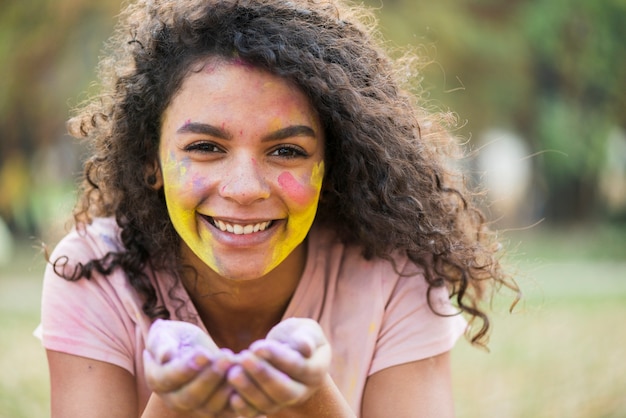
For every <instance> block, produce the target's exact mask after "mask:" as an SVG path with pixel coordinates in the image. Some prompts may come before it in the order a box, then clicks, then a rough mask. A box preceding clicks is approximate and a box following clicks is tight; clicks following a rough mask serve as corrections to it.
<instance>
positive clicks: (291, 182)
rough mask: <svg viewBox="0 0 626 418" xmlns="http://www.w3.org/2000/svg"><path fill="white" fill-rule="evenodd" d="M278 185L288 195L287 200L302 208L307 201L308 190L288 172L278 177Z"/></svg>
mask: <svg viewBox="0 0 626 418" xmlns="http://www.w3.org/2000/svg"><path fill="white" fill-rule="evenodd" d="M278 184H280V187H282V188H283V190H284V191H285V192H286V193H287V194H288V195H289V198H290V199H291V200H293V201H294V202H296V203H297V204H299V205H301V206H303V205H306V204H307V202H308V201H309V195H310V191H309V188H308V187H306V186H304V185H303V184H301V183H300V182H299V181H298V180H296V179H295V177H294V176H293V175H292V174H291V173H290V172H289V171H285V172H283V173H282V174H281V175H280V176H278Z"/></svg>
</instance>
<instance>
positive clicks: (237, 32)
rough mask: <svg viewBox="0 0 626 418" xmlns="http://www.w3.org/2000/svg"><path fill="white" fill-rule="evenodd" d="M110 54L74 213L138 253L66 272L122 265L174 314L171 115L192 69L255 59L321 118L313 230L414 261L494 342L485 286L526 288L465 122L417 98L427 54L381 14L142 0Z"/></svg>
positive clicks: (76, 127)
mask: <svg viewBox="0 0 626 418" xmlns="http://www.w3.org/2000/svg"><path fill="white" fill-rule="evenodd" d="M107 52H108V55H107V56H106V58H104V59H103V60H102V61H101V62H100V67H99V75H100V81H101V92H100V94H99V95H98V96H97V97H95V98H94V99H92V100H91V101H90V102H89V103H87V104H86V105H85V106H83V107H82V108H81V109H79V111H78V114H77V115H76V116H75V117H74V118H73V119H71V120H70V122H69V124H68V126H69V130H70V132H71V133H72V134H73V135H74V136H76V137H83V138H87V139H89V140H90V142H91V143H92V145H93V154H92V156H91V158H90V159H89V160H88V161H87V162H86V163H85V172H84V180H83V184H82V190H81V192H82V193H81V195H80V198H79V201H78V204H77V206H76V208H75V211H74V219H75V222H76V223H77V225H81V224H83V225H84V224H85V223H89V222H90V221H91V219H92V218H93V217H95V216H114V217H115V218H116V221H117V223H118V225H119V226H120V228H121V241H122V243H123V245H124V247H125V251H123V252H119V253H111V254H108V255H107V256H106V257H103V258H102V259H100V260H92V261H91V262H90V263H87V264H85V265H80V266H79V268H78V269H77V270H76V271H75V273H74V275H73V276H72V277H66V278H68V279H70V280H77V279H79V278H81V277H87V278H89V277H90V276H91V274H92V272H93V270H96V271H98V272H100V273H103V274H108V273H109V272H110V271H111V270H112V269H113V268H118V267H119V268H122V269H124V271H125V272H126V274H127V275H128V277H129V280H130V283H131V284H132V286H133V287H134V288H135V289H136V290H137V291H138V292H139V294H140V295H142V296H143V298H144V300H145V304H144V307H143V309H144V312H145V313H146V314H147V315H148V316H150V317H152V318H155V317H159V316H163V317H167V316H168V312H167V311H166V310H165V308H163V307H160V306H157V304H158V302H157V298H156V294H155V291H154V289H153V288H152V285H151V284H150V280H149V277H148V273H146V271H155V270H159V269H167V270H169V271H176V270H177V268H179V267H177V264H178V263H179V262H180V259H179V245H180V238H179V237H178V235H177V234H176V232H175V230H174V228H173V226H172V223H171V222H170V219H169V217H168V213H167V209H166V205H165V199H164V195H163V193H162V191H158V190H154V189H153V188H152V187H150V186H151V183H153V180H154V177H153V173H154V170H155V161H157V151H158V146H159V136H160V123H161V116H162V114H163V112H164V110H165V109H166V108H167V106H168V105H169V103H170V101H171V100H172V98H173V96H174V95H175V94H176V92H177V91H178V90H179V89H180V87H181V84H182V82H183V80H184V78H185V77H186V76H187V75H188V74H189V71H191V70H190V68H192V64H194V63H195V62H198V61H199V60H202V59H205V58H206V57H210V56H213V57H218V58H221V59H225V60H242V61H243V62H246V63H247V64H249V65H252V66H255V67H258V68H261V69H264V70H266V71H268V72H270V73H272V74H275V75H278V76H280V77H284V78H285V79H288V80H290V81H292V82H294V83H295V84H296V85H298V86H299V87H300V88H301V90H302V91H303V92H304V93H305V94H306V95H307V96H308V97H309V99H310V100H311V103H312V104H313V106H314V107H315V109H316V110H317V111H318V113H319V116H320V119H321V120H322V123H323V126H324V130H325V137H326V149H325V166H326V167H327V168H328V170H327V172H326V174H325V178H324V185H323V191H322V196H321V199H320V203H319V210H318V214H317V219H316V222H318V223H321V224H323V225H326V226H330V227H332V228H333V229H334V230H335V231H337V235H338V236H339V237H340V239H342V240H343V242H345V243H347V244H353V245H359V246H360V247H361V248H363V254H364V256H365V257H366V258H372V257H382V258H386V259H391V256H392V254H393V253H395V252H402V253H405V254H407V256H408V257H409V258H410V259H411V260H413V261H414V262H416V263H418V264H420V265H422V266H423V267H424V270H425V275H426V279H427V281H428V284H429V289H432V288H435V287H442V286H446V287H447V288H448V290H449V292H450V295H451V298H454V302H455V305H456V306H457V307H458V309H459V311H460V312H461V313H463V314H464V315H465V316H466V317H468V319H469V320H470V323H473V322H474V321H475V320H478V324H479V327H478V328H475V329H474V330H473V331H472V332H471V334H472V335H470V337H471V340H472V342H477V343H483V342H485V341H486V339H487V337H488V330H489V327H490V323H489V317H488V315H487V314H486V310H485V309H484V308H483V307H482V306H483V302H484V301H485V299H486V298H485V296H486V295H487V294H488V290H489V289H494V288H499V287H502V286H506V287H509V288H511V289H513V290H515V291H518V290H517V287H516V285H515V282H514V281H513V280H512V278H510V277H509V276H508V275H507V274H505V272H504V270H503V268H502V267H501V264H500V257H499V252H498V248H497V242H496V241H495V239H494V234H492V233H490V230H489V228H488V225H487V223H486V221H485V218H484V216H483V215H482V213H481V211H480V209H479V207H478V206H477V205H476V203H475V202H474V201H473V200H474V195H473V194H472V193H471V192H470V191H469V190H468V189H467V188H466V186H465V185H464V182H463V181H462V177H461V176H460V173H458V172H457V171H456V169H455V168H454V167H455V165H454V163H453V162H454V161H455V159H458V158H460V157H462V152H461V151H462V150H461V147H460V145H459V144H458V141H457V140H456V139H455V138H454V137H453V135H451V134H450V127H451V126H453V125H454V123H455V118H454V117H453V116H452V115H451V114H449V113H444V112H432V111H427V108H426V106H425V105H424V104H423V103H420V100H421V99H420V94H419V90H416V89H415V88H414V87H410V86H411V82H412V80H413V79H414V77H415V74H416V73H415V71H414V64H415V63H416V62H418V61H419V57H418V56H416V55H407V56H405V57H403V58H402V59H395V60H394V59H392V58H390V54H389V53H388V52H387V51H386V49H385V47H384V43H383V41H382V37H381V36H380V35H379V33H378V32H377V31H376V29H375V19H374V18H373V17H372V15H371V14H370V12H369V10H367V9H365V8H362V7H356V6H354V5H350V6H348V5H346V4H342V3H341V2H340V0H289V1H288V0H190V1H185V2H180V1H177V0H139V1H137V2H135V3H132V4H130V5H128V6H127V7H126V9H125V10H124V11H123V13H122V15H121V20H120V23H119V24H118V27H117V29H116V31H115V33H114V35H113V37H112V38H111V39H110V41H109V43H108V44H107ZM406 58H408V59H406ZM151 177H152V178H151ZM151 269H152V270H151ZM429 301H430V298H429ZM431 309H433V308H432V305H431Z"/></svg>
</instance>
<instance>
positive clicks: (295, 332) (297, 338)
mask: <svg viewBox="0 0 626 418" xmlns="http://www.w3.org/2000/svg"><path fill="white" fill-rule="evenodd" d="M266 339H270V340H276V341H280V342H282V343H285V344H287V345H289V346H290V347H291V348H293V349H294V350H297V351H298V352H300V353H301V354H302V355H303V356H305V357H309V356H310V355H311V354H312V353H313V351H314V350H315V348H316V347H318V346H321V345H323V344H326V343H327V341H326V337H325V336H324V332H323V330H322V328H321V326H320V325H319V324H318V323H317V322H316V321H314V320H313V319H310V318H287V319H285V320H284V321H282V322H280V323H278V324H277V325H276V326H274V328H272V330H271V331H270V332H269V333H268V334H267V338H266Z"/></svg>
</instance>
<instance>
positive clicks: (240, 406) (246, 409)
mask: <svg viewBox="0 0 626 418" xmlns="http://www.w3.org/2000/svg"><path fill="white" fill-rule="evenodd" d="M258 361H261V360H258ZM254 367H258V366H254ZM227 379H228V383H229V384H230V385H231V386H232V387H233V389H234V390H235V391H236V394H237V395H238V396H239V397H241V400H243V401H245V405H244V403H242V402H240V401H238V403H235V404H233V403H232V400H233V399H237V397H235V398H233V397H231V406H232V407H233V409H234V410H235V411H236V412H238V413H241V414H248V415H249V414H251V413H252V412H253V411H257V412H263V413H265V414H269V413H272V412H274V411H275V410H276V409H277V408H278V407H279V406H280V404H281V402H277V401H276V400H274V399H272V398H271V397H270V396H269V395H268V394H267V393H266V392H265V391H264V389H266V388H262V387H260V386H259V385H258V384H257V383H256V381H255V380H254V379H253V378H252V376H251V375H250V374H248V373H247V372H246V370H244V368H243V366H241V365H237V366H233V367H232V368H231V369H230V370H229V371H228V375H227ZM289 399H291V398H289Z"/></svg>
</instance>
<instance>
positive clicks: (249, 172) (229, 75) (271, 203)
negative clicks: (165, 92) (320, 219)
mask: <svg viewBox="0 0 626 418" xmlns="http://www.w3.org/2000/svg"><path fill="white" fill-rule="evenodd" d="M194 70H195V71H191V72H190V75H189V76H187V78H186V79H185V80H184V82H183V84H182V87H181V89H180V91H179V92H178V93H177V94H176V95H175V96H174V97H173V99H172V101H171V103H170V105H169V106H168V108H167V109H166V110H165V112H164V115H163V120H162V125H161V138H160V149H159V166H160V176H159V183H160V184H161V185H162V186H163V188H164V192H165V200H166V203H167V208H168V212H169V215H170V219H171V220H172V223H173V225H174V228H175V229H176V231H177V232H178V234H179V235H180V237H181V238H182V241H183V247H185V248H187V249H189V250H190V251H183V254H190V257H191V259H189V260H187V261H188V262H190V263H192V264H194V265H195V266H196V267H197V268H202V265H201V264H199V263H200V262H201V263H203V265H204V267H205V268H206V267H208V268H210V269H211V270H213V271H214V272H216V273H218V274H219V275H221V276H223V277H226V278H233V279H253V278H258V277H261V276H263V275H265V274H267V273H268V272H270V271H271V270H273V269H274V268H276V267H277V266H278V265H280V264H281V263H282V262H283V261H285V260H286V259H287V258H288V257H289V256H290V255H292V253H293V252H294V251H295V250H298V251H302V250H301V248H300V247H301V244H302V242H303V241H304V239H305V238H306V235H307V234H308V231H309V229H310V228H311V225H312V224H313V220H314V218H315V214H316V211H317V205H318V201H319V196H320V192H321V187H322V179H323V177H324V163H323V159H324V136H323V130H322V127H321V123H320V121H319V117H318V115H317V112H316V111H315V110H314V108H313V107H312V106H311V104H310V102H309V101H308V98H307V97H306V95H304V93H303V92H302V91H300V89H299V88H298V87H297V86H295V85H293V84H291V83H290V82H288V81H287V80H284V79H282V78H280V77H278V76H275V75H272V74H270V73H267V72H264V71H262V70H260V69H256V68H254V67H251V66H249V65H243V64H241V63H235V62H232V63H231V62H215V60H213V62H211V61H210V60H208V61H205V62H202V63H199V64H198V66H197V68H194ZM191 254H193V256H191ZM301 255H302V254H299V257H300V258H301ZM195 258H197V260H196V259H195ZM198 260H199V261H198Z"/></svg>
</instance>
